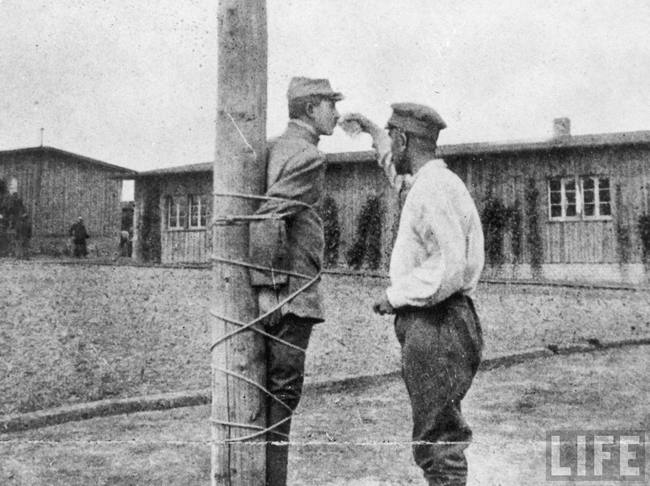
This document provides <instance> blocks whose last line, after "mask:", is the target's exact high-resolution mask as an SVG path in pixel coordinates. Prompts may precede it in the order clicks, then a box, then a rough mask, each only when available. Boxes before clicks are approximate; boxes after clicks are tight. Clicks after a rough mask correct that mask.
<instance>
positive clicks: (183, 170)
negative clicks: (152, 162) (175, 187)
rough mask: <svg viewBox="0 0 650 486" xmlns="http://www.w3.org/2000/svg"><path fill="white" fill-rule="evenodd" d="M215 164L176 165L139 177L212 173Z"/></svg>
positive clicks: (144, 173)
mask: <svg viewBox="0 0 650 486" xmlns="http://www.w3.org/2000/svg"><path fill="white" fill-rule="evenodd" d="M213 165H214V162H199V163H198V164H185V165H176V166H174V167H164V168H162V169H153V170H145V171H142V172H138V176H137V177H155V176H164V175H170V174H188V173H192V172H210V171H211V170H212V166H213Z"/></svg>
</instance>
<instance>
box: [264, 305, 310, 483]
mask: <svg viewBox="0 0 650 486" xmlns="http://www.w3.org/2000/svg"><path fill="white" fill-rule="evenodd" d="M312 326H313V324H312V323H311V322H310V321H308V320H305V319H301V318H300V317H297V316H295V315H294V314H288V315H285V316H283V317H282V318H281V319H280V320H279V322H277V323H274V324H272V325H267V326H266V332H268V333H270V334H272V335H274V336H277V337H278V338H280V339H282V340H284V341H287V342H289V343H291V344H293V345H294V346H297V347H299V348H301V349H304V350H307V346H308V344H309V337H310V336H311V330H312ZM266 353H267V354H266V356H267V358H266V359H267V389H268V390H269V391H270V392H271V393H272V394H273V396H275V397H276V398H278V399H280V400H281V401H282V402H283V403H284V404H285V405H287V406H283V405H282V404H281V403H279V402H278V401H277V400H273V399H270V403H269V407H268V413H267V424H268V425H267V426H268V427H271V426H272V425H274V424H278V423H280V422H281V424H280V425H278V426H277V427H275V428H274V429H273V430H272V431H271V432H269V433H268V434H267V440H268V443H267V446H266V484H267V486H284V485H285V484H286V482H287V460H288V458H289V433H290V432H291V415H292V413H293V411H294V410H295V409H296V407H297V406H298V403H299V402H300V396H301V395H302V385H303V381H304V371H305V353H304V352H302V351H299V350H297V349H294V348H292V347H290V346H287V345H285V344H282V343H280V342H278V341H276V340H274V339H267V345H266Z"/></svg>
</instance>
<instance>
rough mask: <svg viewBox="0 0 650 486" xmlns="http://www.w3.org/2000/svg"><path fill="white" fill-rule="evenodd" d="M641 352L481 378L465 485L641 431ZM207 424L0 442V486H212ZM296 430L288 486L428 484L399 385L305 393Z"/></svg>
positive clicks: (46, 433) (72, 429)
mask: <svg viewBox="0 0 650 486" xmlns="http://www.w3.org/2000/svg"><path fill="white" fill-rule="evenodd" d="M648 351H649V349H648V347H647V346H638V347H632V348H627V349H617V350H609V351H605V352H595V353H588V354H584V355H573V356H557V357H553V358H548V359H540V360H535V361H532V362H530V363H526V364H521V365H517V366H514V367H512V368H508V369H498V370H492V371H489V372H481V373H479V375H478V376H477V379H476V382H475V385H474V387H473V388H472V390H471V391H470V394H469V395H468V397H467V398H466V401H465V402H464V410H465V413H466V415H467V419H468V421H469V422H470V423H471V424H472V426H473V428H474V432H475V440H474V443H473V444H472V446H471V447H470V449H469V451H468V456H469V460H470V482H469V484H470V485H487V486H496V485H503V486H511V485H523V484H526V485H530V486H534V485H540V486H541V485H546V484H548V483H546V481H545V477H544V471H545V459H544V451H545V442H544V437H545V432H546V430H549V429H559V428H586V429H589V428H592V429H593V428H600V429H603V428H611V429H616V428H626V429H645V430H648V428H649V425H650V412H649V411H648V409H647V403H648V402H649V401H650V385H649V384H648V381H647V369H648ZM535 377H544V378H543V380H539V379H535ZM208 413H209V411H208V407H193V408H186V409H177V410H173V411H169V412H149V413H140V414H134V415H130V416H119V417H106V418H98V419H93V420H89V421H85V422H75V423H68V424H63V425H60V426H55V427H49V428H45V429H39V430H33V431H30V432H25V433H19V434H9V435H5V436H0V484H2V485H8V486H9V485H12V486H13V485H30V486H40V485H43V486H45V485H47V486H54V485H66V486H76V485H80V486H81V485H84V486H86V485H138V486H140V485H152V486H153V485H203V484H209V482H208V476H209V471H210V463H209V461H210V460H209V445H208V443H207V441H208V438H209V429H208V427H207V418H208ZM294 431H295V434H294V435H293V440H294V442H295V444H294V447H293V449H292V452H291V458H290V469H291V471H290V479H291V482H290V484H291V485H293V486H297V485H304V486H307V485H309V486H313V485H353V486H354V485H358V486H361V485H364V486H373V485H407V484H423V482H422V479H421V475H420V472H419V470H418V469H417V467H416V466H415V465H414V464H413V462H412V459H411V453H410V445H409V443H408V441H409V433H410V432H409V431H410V410H409V404H408V400H407V399H406V392H405V390H404V388H403V385H402V383H401V380H399V379H392V380H386V381H385V382H375V383H371V384H370V385H368V386H365V387H363V388H355V389H337V390H329V391H328V392H323V391H320V392H318V393H308V394H307V395H306V396H305V397H304V399H303V402H302V403H301V406H300V408H299V411H298V414H297V415H296V419H295V428H294ZM553 484H561V483H553ZM599 484H607V483H599Z"/></svg>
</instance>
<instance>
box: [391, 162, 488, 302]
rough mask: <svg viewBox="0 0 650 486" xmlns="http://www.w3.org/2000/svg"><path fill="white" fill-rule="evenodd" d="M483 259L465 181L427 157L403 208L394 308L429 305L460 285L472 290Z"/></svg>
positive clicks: (393, 262)
mask: <svg viewBox="0 0 650 486" xmlns="http://www.w3.org/2000/svg"><path fill="white" fill-rule="evenodd" d="M381 162H384V163H386V160H385V157H381V158H380V164H381ZM382 165H384V164H382ZM384 169H385V170H386V169H387V167H386V165H384ZM387 175H389V173H388V172H387ZM389 178H390V177H389ZM391 182H392V183H393V181H392V180H391ZM393 184H394V183H393ZM394 185H396V184H394ZM484 261H485V256H484V248H483V230H482V228H481V221H480V219H479V215H478V212H477V210H476V206H475V205H474V201H473V200H472V197H471V196H470V194H469V191H468V190H467V188H466V187H465V184H463V181H461V180H460V178H459V177H458V176H457V175H456V174H454V173H453V172H452V171H450V170H449V169H448V168H447V165H446V164H445V163H444V162H443V161H441V160H431V161H429V162H427V164H425V165H424V166H423V167H422V168H421V169H420V170H419V171H418V172H417V174H416V175H415V177H414V178H413V182H412V186H411V189H410V191H409V193H408V195H407V197H406V201H405V203H404V207H403V208H402V214H401V217H400V224H399V230H398V233H397V239H396V240H395V245H394V247H393V252H392V255H391V261H390V272H389V273H390V281H391V284H390V287H388V289H387V290H386V295H387V297H388V301H389V302H390V304H391V305H392V306H393V307H395V308H399V307H403V306H407V305H408V306H416V307H425V306H432V305H435V304H436V303H438V302H441V301H443V300H445V299H446V298H447V297H449V296H451V295H452V294H454V293H456V292H459V291H460V292H463V293H465V294H467V295H470V296H471V295H472V294H473V292H474V290H475V289H476V285H477V284H478V280H479V276H480V275H481V271H482V270H483V264H484Z"/></svg>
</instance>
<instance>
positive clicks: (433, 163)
mask: <svg viewBox="0 0 650 486" xmlns="http://www.w3.org/2000/svg"><path fill="white" fill-rule="evenodd" d="M426 167H431V168H436V169H446V168H447V164H446V163H445V161H444V160H442V159H431V160H430V161H429V162H427V163H426V164H424V165H423V166H422V167H420V170H418V171H417V172H416V173H415V174H413V181H415V179H417V177H418V174H420V173H421V172H422V170H423V169H424V168H426Z"/></svg>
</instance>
